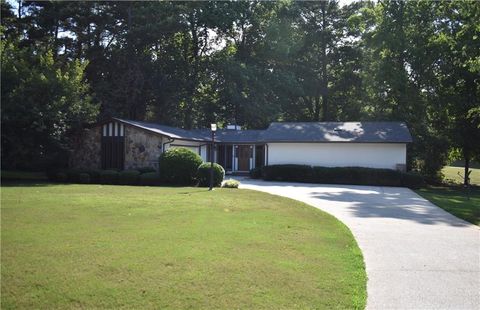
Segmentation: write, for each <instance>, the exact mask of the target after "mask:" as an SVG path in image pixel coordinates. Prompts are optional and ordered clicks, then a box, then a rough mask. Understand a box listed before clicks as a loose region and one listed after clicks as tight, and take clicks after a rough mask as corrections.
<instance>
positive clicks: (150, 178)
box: [139, 172, 161, 186]
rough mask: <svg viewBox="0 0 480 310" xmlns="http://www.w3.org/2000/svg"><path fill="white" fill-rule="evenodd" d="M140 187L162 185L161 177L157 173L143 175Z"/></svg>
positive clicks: (140, 178)
mask: <svg viewBox="0 0 480 310" xmlns="http://www.w3.org/2000/svg"><path fill="white" fill-rule="evenodd" d="M139 183H140V185H150V186H152V185H160V183H161V180H160V175H159V174H158V173H157V172H147V173H142V174H141V175H140V177H139Z"/></svg>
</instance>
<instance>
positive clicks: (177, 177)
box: [159, 148, 202, 185]
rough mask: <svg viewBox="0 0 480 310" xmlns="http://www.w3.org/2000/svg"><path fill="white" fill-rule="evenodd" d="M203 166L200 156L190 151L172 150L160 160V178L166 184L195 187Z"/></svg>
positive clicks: (184, 149)
mask: <svg viewBox="0 0 480 310" xmlns="http://www.w3.org/2000/svg"><path fill="white" fill-rule="evenodd" d="M201 164H202V158H201V157H200V155H198V154H196V153H194V152H192V151H191V150H189V149H186V148H175V149H170V150H168V151H166V152H165V153H163V154H162V155H161V156H160V158H159V171H160V177H161V179H162V181H164V182H166V183H171V184H178V185H194V184H195V183H196V176H197V169H198V166H200V165H201Z"/></svg>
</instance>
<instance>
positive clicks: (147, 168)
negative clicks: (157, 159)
mask: <svg viewBox="0 0 480 310" xmlns="http://www.w3.org/2000/svg"><path fill="white" fill-rule="evenodd" d="M135 170H137V171H138V172H140V173H141V174H143V173H148V172H157V170H155V169H154V168H152V167H139V168H136V169H135Z"/></svg>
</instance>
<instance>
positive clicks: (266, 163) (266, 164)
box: [265, 143, 268, 166]
mask: <svg viewBox="0 0 480 310" xmlns="http://www.w3.org/2000/svg"><path fill="white" fill-rule="evenodd" d="M265 146H266V148H267V156H266V157H267V160H266V161H265V166H268V143H265Z"/></svg>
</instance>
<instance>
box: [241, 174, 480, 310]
mask: <svg viewBox="0 0 480 310" xmlns="http://www.w3.org/2000/svg"><path fill="white" fill-rule="evenodd" d="M240 181H241V186H240V188H245V189H253V190H258V191H264V192H267V193H271V194H275V195H280V196H285V197H289V198H293V199H296V200H300V201H303V202H305V203H307V204H310V205H312V206H314V207H316V208H319V209H321V210H323V211H326V212H328V213H330V214H332V215H333V216H335V217H336V218H338V219H339V220H340V221H342V222H343V223H345V224H346V225H347V226H348V227H349V228H350V230H351V231H352V233H353V235H354V237H355V239H356V240H357V242H358V245H359V247H360V249H361V250H362V252H363V256H364V259H365V265H366V271H367V275H368V283H367V292H368V298H367V309H480V230H479V228H478V227H477V226H475V225H472V224H469V223H467V222H465V221H463V220H460V219H458V218H456V217H454V216H453V215H451V214H449V213H447V212H445V211H443V210H442V209H440V208H438V207H437V206H435V205H433V204H432V203H430V202H428V201H427V200H425V199H423V198H421V197H420V196H418V195H417V194H415V193H414V192H413V191H411V190H409V189H406V188H398V187H374V186H348V185H318V184H302V183H284V182H265V181H257V180H251V179H247V178H245V179H241V180H240Z"/></svg>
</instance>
